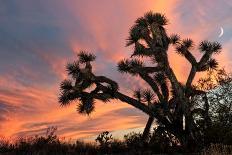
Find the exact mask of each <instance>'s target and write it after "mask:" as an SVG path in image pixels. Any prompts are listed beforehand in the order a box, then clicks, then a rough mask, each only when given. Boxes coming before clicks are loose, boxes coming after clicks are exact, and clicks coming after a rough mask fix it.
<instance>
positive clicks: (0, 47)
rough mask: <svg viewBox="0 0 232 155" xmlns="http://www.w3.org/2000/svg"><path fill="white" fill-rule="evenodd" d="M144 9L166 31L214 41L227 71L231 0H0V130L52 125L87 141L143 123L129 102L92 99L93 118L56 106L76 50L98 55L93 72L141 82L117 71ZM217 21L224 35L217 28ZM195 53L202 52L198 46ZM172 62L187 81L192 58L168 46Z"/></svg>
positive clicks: (127, 84) (22, 132)
mask: <svg viewBox="0 0 232 155" xmlns="http://www.w3.org/2000/svg"><path fill="white" fill-rule="evenodd" d="M148 11H153V12H159V13H163V14H165V15H166V16H167V18H168V19H169V25H167V26H166V29H167V32H168V34H173V33H177V34H179V35H181V37H182V38H192V39H193V40H194V42H195V45H198V44H199V42H200V41H202V40H210V41H218V42H220V43H221V44H222V46H223V50H222V53H221V54H220V55H218V56H217V59H218V60H219V63H220V65H221V66H222V67H225V68H226V70H227V71H231V68H230V66H231V64H232V61H231V60H232V53H231V50H232V17H231V14H232V1H228V0H220V1H218V0H204V1H202V0H188V1H184V0H143V1H141V0H110V1H109V0H68V1H67V0H49V1H48V0H36V1H32V0H20V1H19V0H0V136H4V137H11V138H13V137H21V136H32V135H36V134H38V135H41V134H44V133H46V129H47V128H48V127H50V126H56V127H57V128H58V131H57V134H58V135H59V136H62V137H66V138H73V139H76V138H78V139H87V138H89V137H92V136H95V135H97V134H99V133H100V132H102V131H105V130H108V131H112V132H115V133H117V134H120V133H124V132H126V131H133V130H135V131H136V130H138V129H141V128H142V127H144V126H145V124H146V120H147V116H146V115H145V114H143V113H142V112H140V111H138V110H136V109H135V108H133V107H131V106H129V105H128V104H126V103H122V102H120V101H118V100H112V101H111V102H110V103H107V104H104V103H101V102H97V106H96V110H95V112H94V113H93V114H91V115H90V116H86V115H80V114H78V113H77V112H76V104H75V103H72V104H71V105H70V106H68V107H61V106H60V105H59V103H58V95H59V83H60V82H61V81H62V80H63V79H65V78H67V75H66V73H65V65H66V64H67V62H70V61H73V60H75V58H76V53H77V52H78V51H79V50H87V51H89V52H92V53H94V54H95V55H96V56H97V59H96V62H95V63H94V71H95V73H96V74H97V75H105V76H107V77H110V78H112V79H113V80H115V81H117V82H118V83H119V86H120V90H121V91H123V92H125V93H130V92H131V91H132V90H133V89H134V88H136V87H139V86H143V84H144V83H143V82H142V81H141V80H139V79H137V78H133V77H130V76H128V75H122V74H120V73H119V72H118V71H117V68H116V66H117V62H118V61H120V60H121V59H123V58H126V57H129V55H130V54H131V52H132V48H131V47H125V43H126V38H127V37H128V31H129V29H130V27H131V26H132V25H133V23H134V21H135V20H136V19H137V18H138V17H141V16H143V15H144V13H146V12H148ZM220 27H222V28H223V29H224V35H223V36H222V37H218V36H219V34H220ZM193 54H194V55H195V56H197V58H200V53H199V52H198V51H197V50H194V51H193ZM169 57H170V61H171V65H172V67H173V68H174V71H175V72H176V74H177V77H178V79H179V80H180V81H185V77H186V75H187V74H186V72H187V70H188V69H189V64H187V63H186V61H185V60H184V59H183V58H182V57H180V56H178V55H177V54H176V53H175V52H174V51H173V50H170V51H169Z"/></svg>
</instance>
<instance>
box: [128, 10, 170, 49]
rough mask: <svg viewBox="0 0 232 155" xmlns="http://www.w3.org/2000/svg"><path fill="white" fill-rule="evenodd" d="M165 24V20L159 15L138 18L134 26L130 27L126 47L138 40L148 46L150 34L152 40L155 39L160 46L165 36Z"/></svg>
mask: <svg viewBox="0 0 232 155" xmlns="http://www.w3.org/2000/svg"><path fill="white" fill-rule="evenodd" d="M167 23H168V20H167V18H166V17H165V16H164V15H162V14H160V13H153V12H148V13H146V14H145V15H144V17H140V18H138V19H137V20H136V21H135V24H134V25H133V26H132V27H131V29H130V32H129V34H130V35H129V38H128V39H127V43H126V46H130V45H132V44H134V43H137V42H138V41H139V40H140V39H143V40H146V42H147V43H148V44H150V42H149V37H150V34H152V35H153V39H156V40H157V41H158V42H159V43H160V44H162V41H161V40H162V36H163V35H166V34H164V32H165V31H164V29H163V26H164V25H167Z"/></svg>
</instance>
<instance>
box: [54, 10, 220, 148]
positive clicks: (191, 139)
mask: <svg viewBox="0 0 232 155" xmlns="http://www.w3.org/2000/svg"><path fill="white" fill-rule="evenodd" d="M167 24H168V20H167V18H166V17H165V16H164V15H162V14H159V13H153V12H148V13H146V14H145V15H144V16H143V17H140V18H138V19H137V20H136V21H135V24H134V25H133V26H132V27H131V29H130V32H129V38H128V39H127V43H126V45H127V46H131V45H133V46H134V51H133V53H132V55H131V57H130V58H128V59H124V60H121V61H120V62H119V63H118V71H119V72H121V73H127V74H130V75H132V76H139V77H140V78H141V79H142V80H144V81H145V82H146V83H147V84H148V85H149V86H150V87H149V88H146V89H138V90H135V92H134V97H130V96H129V95H126V94H123V93H121V92H120V91H119V87H118V84H117V83H116V82H115V81H113V80H111V79H109V78H107V77H105V76H97V75H95V74H94V73H93V72H92V65H91V62H92V61H94V60H95V55H93V54H91V53H88V52H85V51H81V52H80V53H79V54H78V59H77V61H75V62H73V63H70V64H68V65H67V72H68V74H69V75H70V76H71V78H72V79H71V80H64V81H63V82H62V83H61V94H60V97H59V102H60V103H61V105H63V106H65V105H68V104H70V102H71V101H74V100H79V101H80V102H79V104H78V108H77V109H78V112H80V113H84V114H88V115H89V114H90V113H91V112H93V110H94V107H95V106H94V103H95V100H101V101H103V102H107V101H110V99H119V100H121V101H122V102H126V103H128V104H130V105H132V106H133V107H135V108H137V109H139V110H141V111H143V112H144V113H146V114H147V115H148V116H149V119H148V122H147V124H146V127H145V130H144V133H143V137H144V139H146V138H147V137H148V135H149V130H150V128H151V125H152V122H153V120H154V119H156V120H157V123H158V125H160V126H162V127H163V128H164V129H165V130H166V131H167V132H169V133H171V134H173V135H174V136H175V137H176V138H178V139H179V141H180V142H181V144H182V146H184V147H193V146H194V145H196V144H201V143H200V142H201V140H202V134H201V132H200V129H199V128H198V126H197V124H196V122H195V121H194V117H193V115H194V113H195V111H197V110H194V104H195V102H194V100H193V98H194V96H196V95H200V94H205V91H203V90H198V89H197V88H196V87H194V86H193V84H192V83H193V80H194V77H195V75H196V73H197V72H203V71H207V70H210V69H215V68H217V66H218V63H217V61H216V60H215V59H213V58H211V57H212V55H213V54H218V53H220V51H221V45H220V44H219V43H218V42H209V41H202V42H201V43H200V44H199V46H198V49H199V51H200V52H201V53H202V57H201V58H200V60H199V61H197V60H196V58H195V57H194V56H193V55H192V53H191V50H192V49H193V48H194V43H193V41H192V40H191V39H189V38H187V39H181V38H180V36H179V35H176V34H174V35H170V36H169V35H167V33H166V30H165V28H164V26H165V25H167ZM170 46H174V48H175V49H176V52H177V53H178V54H180V55H181V56H183V57H184V58H185V59H186V60H187V61H188V62H189V63H190V64H191V70H190V72H189V75H188V78H187V79H186V83H183V84H182V83H180V82H179V81H178V79H177V77H176V74H175V73H174V71H173V69H172V67H171V66H170V63H169V59H168V54H169V52H171V51H168V49H169V48H170ZM144 57H146V58H150V59H151V60H152V63H149V64H148V63H145V62H143V61H142V59H143V58H144ZM206 97H207V96H206ZM205 103H206V100H205ZM205 103H203V104H205ZM201 110H202V111H205V109H204V108H202V109H201ZM184 118H185V119H184ZM183 120H184V121H185V122H183ZM183 124H184V125H183Z"/></svg>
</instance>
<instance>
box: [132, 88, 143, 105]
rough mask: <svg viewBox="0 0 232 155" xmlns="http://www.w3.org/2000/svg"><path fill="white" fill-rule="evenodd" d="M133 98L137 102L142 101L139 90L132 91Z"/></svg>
mask: <svg viewBox="0 0 232 155" xmlns="http://www.w3.org/2000/svg"><path fill="white" fill-rule="evenodd" d="M133 96H134V97H135V98H136V99H137V100H138V101H139V102H141V101H142V90H141V89H137V90H135V91H134V94H133Z"/></svg>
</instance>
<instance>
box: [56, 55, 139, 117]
mask: <svg viewBox="0 0 232 155" xmlns="http://www.w3.org/2000/svg"><path fill="white" fill-rule="evenodd" d="M94 60H95V55H94V54H91V53H88V52H84V51H81V52H80V53H78V60H77V61H74V62H73V63H68V64H67V66H66V71H67V73H68V75H70V79H66V80H64V81H62V82H61V84H60V95H59V103H60V104H61V105H62V106H66V105H69V104H70V103H71V102H72V101H79V102H77V111H78V112H79V113H81V114H88V115H89V114H90V113H91V112H93V111H94V107H95V106H94V103H95V100H96V99H97V100H101V101H103V102H108V101H109V100H110V99H113V98H114V97H115V92H117V91H118V89H119V88H118V84H117V83H116V82H114V81H113V80H111V79H109V78H107V77H105V76H95V75H94V73H93V72H92V64H91V61H94ZM79 64H80V65H79ZM82 64H84V65H82ZM135 64H136V62H130V65H131V66H135Z"/></svg>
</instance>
